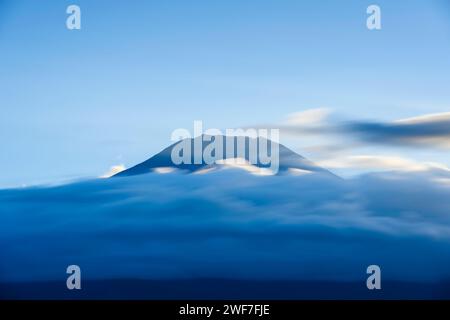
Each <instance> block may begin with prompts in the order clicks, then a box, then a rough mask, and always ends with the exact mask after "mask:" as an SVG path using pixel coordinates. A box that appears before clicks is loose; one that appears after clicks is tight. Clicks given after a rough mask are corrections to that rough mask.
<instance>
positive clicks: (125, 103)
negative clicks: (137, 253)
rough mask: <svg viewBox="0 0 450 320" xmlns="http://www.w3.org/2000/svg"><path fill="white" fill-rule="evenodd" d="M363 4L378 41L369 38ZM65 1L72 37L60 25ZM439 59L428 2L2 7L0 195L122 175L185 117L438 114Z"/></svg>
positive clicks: (437, 5) (210, 121)
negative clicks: (372, 9)
mask: <svg viewBox="0 0 450 320" xmlns="http://www.w3.org/2000/svg"><path fill="white" fill-rule="evenodd" d="M344 3H345V5H344ZM372 3H376V4H378V5H380V6H381V8H382V25H383V29H382V30H381V31H369V30H367V28H366V17H367V15H366V8H367V6H368V5H370V4H372ZM70 4H77V5H79V6H80V7H81V10H82V30H80V31H69V30H67V29H66V27H65V21H66V17H67V14H66V13H65V11H66V7H67V6H68V5H70ZM449 57H450V6H449V5H448V4H445V1H438V0H436V1H431V0H413V1H411V0H408V1H406V0H401V1H400V0H398V1H381V0H377V1H363V0H358V1H357V0H355V1H337V0H336V1H320V3H319V2H318V1H308V3H307V2H306V1H288V0H283V1H279V0H278V1H275V0H270V1H267V0H258V1H256V0H247V1H237V0H228V1H220V2H219V1H206V0H204V1H164V2H162V1H119V0H118V1H101V0H95V1H83V0H77V1H50V0H47V1H31V0H28V1H20V0H14V1H5V0H3V1H1V0H0V88H1V89H0V111H1V117H0V137H1V145H0V146H1V153H0V166H1V167H2V174H1V178H0V187H5V186H18V185H22V184H34V183H41V182H49V181H58V180H62V179H69V178H74V177H80V176H98V175H100V174H102V173H103V172H105V171H107V170H108V168H109V167H110V166H112V165H115V164H119V163H123V164H125V165H126V166H127V167H128V166H131V165H133V164H135V163H137V162H140V161H142V160H144V159H146V158H147V157H148V156H150V155H152V154H154V153H156V152H158V151H159V150H160V149H162V148H163V147H165V146H167V145H168V144H169V142H170V134H171V132H172V131H173V130H174V129H176V128H179V127H185V128H192V123H193V121H194V120H196V119H200V120H203V121H204V123H205V126H207V127H216V128H229V127H237V126H247V125H253V124H259V123H267V122H271V121H277V120H282V119H283V118H284V117H285V116H286V115H287V114H290V113H293V112H297V111H301V110H305V109H311V108H317V107H328V108H332V109H334V110H335V111H336V112H337V113H339V114H342V115H347V116H350V117H352V118H364V119H377V120H386V121H387V120H395V119H399V118H405V117H412V116H416V115H421V114H427V113H435V112H444V111H448V110H449V105H450V90H449V89H448V88H449V84H450V59H449ZM288 146H290V147H293V148H294V149H295V145H294V146H293V145H289V144H288ZM307 156H310V157H312V158H313V160H314V154H307ZM440 160H442V158H441V159H440Z"/></svg>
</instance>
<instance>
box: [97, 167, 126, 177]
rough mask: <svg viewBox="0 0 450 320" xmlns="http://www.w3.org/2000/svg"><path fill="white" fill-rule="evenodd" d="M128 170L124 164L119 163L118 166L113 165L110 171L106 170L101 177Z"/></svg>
mask: <svg viewBox="0 0 450 320" xmlns="http://www.w3.org/2000/svg"><path fill="white" fill-rule="evenodd" d="M124 170H126V168H125V166H124V165H123V164H119V165H116V166H112V167H111V168H110V169H109V171H108V172H106V173H105V174H103V175H101V176H100V178H110V177H112V176H113V175H115V174H118V173H119V172H122V171H124Z"/></svg>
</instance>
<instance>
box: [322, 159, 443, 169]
mask: <svg viewBox="0 0 450 320" xmlns="http://www.w3.org/2000/svg"><path fill="white" fill-rule="evenodd" d="M317 164H319V165H320V166H323V167H326V168H330V169H339V168H355V169H370V170H395V171H427V170H432V169H440V170H444V171H449V172H450V169H449V168H448V167H447V166H446V165H444V164H440V163H434V162H420V161H416V160H413V159H408V158H404V157H399V156H384V155H349V156H344V157H338V158H335V159H327V160H322V161H318V162H317Z"/></svg>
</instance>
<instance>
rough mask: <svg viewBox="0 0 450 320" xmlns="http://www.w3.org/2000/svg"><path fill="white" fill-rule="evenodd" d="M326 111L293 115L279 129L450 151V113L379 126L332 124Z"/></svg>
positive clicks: (429, 115) (353, 121) (364, 141)
mask: <svg viewBox="0 0 450 320" xmlns="http://www.w3.org/2000/svg"><path fill="white" fill-rule="evenodd" d="M326 110H327V111H326V112H325V111H324V109H312V110H307V111H303V112H299V113H296V114H293V115H290V116H289V117H288V119H287V121H286V122H284V123H282V124H280V125H279V127H280V129H281V130H282V131H283V132H285V133H287V134H291V135H296V134H302V135H304V134H314V135H342V136H343V137H347V138H351V139H356V140H357V141H359V142H360V143H364V144H377V145H396V146H414V147H434V148H450V112H445V113H437V114H426V115H420V116H418V117H413V118H408V119H400V120H394V121H392V122H380V121H364V120H362V121H361V120H352V121H333V119H331V117H328V115H329V110H328V109H326ZM324 120H326V121H324Z"/></svg>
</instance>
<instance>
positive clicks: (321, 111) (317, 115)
mask: <svg viewBox="0 0 450 320" xmlns="http://www.w3.org/2000/svg"><path fill="white" fill-rule="evenodd" d="M329 114H330V110H329V109H327V108H317V109H309V110H305V111H300V112H296V113H292V114H290V115H288V117H287V119H286V124H287V125H292V126H317V125H321V124H322V123H323V122H324V120H325V119H326V118H327V117H328V115H329Z"/></svg>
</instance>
